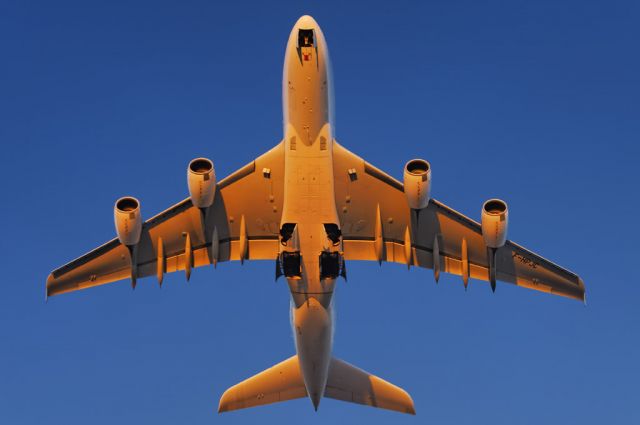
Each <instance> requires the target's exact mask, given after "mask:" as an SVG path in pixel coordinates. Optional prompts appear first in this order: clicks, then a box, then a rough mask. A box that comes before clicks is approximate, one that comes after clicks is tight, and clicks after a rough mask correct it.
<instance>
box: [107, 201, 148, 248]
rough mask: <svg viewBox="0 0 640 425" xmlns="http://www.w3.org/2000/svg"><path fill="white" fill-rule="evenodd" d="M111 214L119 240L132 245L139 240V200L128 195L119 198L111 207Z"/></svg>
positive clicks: (140, 221) (140, 222)
mask: <svg viewBox="0 0 640 425" xmlns="http://www.w3.org/2000/svg"><path fill="white" fill-rule="evenodd" d="M113 215H114V218H115V222H116V232H117V233H118V239H120V242H121V243H122V244H123V245H127V246H134V245H136V244H137V243H138V242H140V234H141V233H142V215H141V214H140V202H139V201H138V200H137V199H136V198H132V197H130V196H125V197H124V198H120V199H118V200H117V201H116V204H115V206H114V207H113Z"/></svg>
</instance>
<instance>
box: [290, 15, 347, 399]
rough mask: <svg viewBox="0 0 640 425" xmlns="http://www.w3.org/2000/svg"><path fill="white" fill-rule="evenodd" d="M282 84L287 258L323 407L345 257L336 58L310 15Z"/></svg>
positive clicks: (303, 350)
mask: <svg viewBox="0 0 640 425" xmlns="http://www.w3.org/2000/svg"><path fill="white" fill-rule="evenodd" d="M282 86H283V87H282V99H283V102H282V103H283V115H284V120H283V123H284V144H285V152H286V153H285V185H284V187H285V191H284V206H283V214H282V223H281V235H282V237H281V251H282V252H283V254H284V256H281V261H282V263H283V268H284V270H285V276H286V278H287V282H288V284H289V287H290V290H291V296H292V302H291V310H292V314H291V320H292V327H293V333H294V336H295V344H296V351H297V353H298V358H299V362H300V369H301V371H302V374H303V377H304V383H305V386H306V388H307V393H308V395H309V397H310V398H311V400H312V402H313V404H314V406H315V407H316V408H317V406H318V403H319V401H320V398H321V397H322V395H323V394H324V390H325V386H326V382H327V374H328V369H329V363H330V360H331V351H332V342H333V314H332V295H333V291H334V287H335V282H336V279H337V277H338V270H339V269H340V268H341V267H342V264H343V262H342V258H341V257H340V256H341V254H340V251H341V249H340V246H341V241H340V231H339V229H340V221H339V218H338V213H337V210H336V204H335V196H334V182H333V154H332V150H333V140H334V138H333V125H332V123H333V115H332V112H333V90H332V82H331V64H330V62H329V52H328V50H327V45H326V43H325V40H324V36H323V34H322V31H321V30H320V27H319V26H318V24H317V23H316V22H315V20H314V19H313V18H311V17H309V16H303V17H302V18H300V19H299V20H298V22H296V24H295V26H294V27H293V30H292V31H291V34H290V36H289V41H288V43H287V49H286V53H285V62H284V71H283V78H282ZM323 253H324V254H323ZM281 255H282V254H281ZM285 256H286V257H285ZM298 264H299V266H298ZM298 270H299V273H298Z"/></svg>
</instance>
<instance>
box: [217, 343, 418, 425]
mask: <svg viewBox="0 0 640 425" xmlns="http://www.w3.org/2000/svg"><path fill="white" fill-rule="evenodd" d="M306 396H307V390H306V388H305V386H304V379H303V377H302V373H301V371H300V366H299V363H298V356H293V357H290V358H288V359H287V360H285V361H283V362H280V363H278V364H277V365H275V366H273V367H271V368H269V369H266V370H264V371H262V372H260V373H258V374H257V375H254V376H252V377H251V378H249V379H246V380H244V381H242V382H240V383H239V384H236V385H234V386H233V387H231V388H229V389H228V390H227V391H225V392H224V394H223V395H222V397H221V398H220V405H219V406H218V412H219V413H222V412H228V411H231V410H238V409H245V408H247V407H253V406H260V405H264V404H271V403H276V402H279V401H286V400H293V399H296V398H303V397H306ZM324 396H325V397H328V398H333V399H336V400H342V401H348V402H351V403H358V404H364V405H367V406H372V407H378V408H381V409H389V410H395V411H397V412H401V413H409V414H412V415H415V409H414V407H413V400H412V399H411V396H410V395H409V394H408V393H407V392H406V391H404V390H403V389H402V388H399V387H397V386H395V385H393V384H391V383H389V382H387V381H385V380H383V379H381V378H378V377H377V376H375V375H372V374H370V373H368V372H366V371H364V370H362V369H359V368H357V367H355V366H352V365H350V364H349V363H347V362H344V361H342V360H340V359H337V358H335V357H334V358H332V359H331V364H330V366H329V376H328V378H327V386H326V389H325V393H324Z"/></svg>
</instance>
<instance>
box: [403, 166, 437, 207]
mask: <svg viewBox="0 0 640 425" xmlns="http://www.w3.org/2000/svg"><path fill="white" fill-rule="evenodd" d="M403 180H404V194H405V196H406V197H407V202H408V203H409V207H410V208H412V209H414V210H421V209H423V208H425V207H426V206H427V205H428V204H429V196H430V194H431V165H430V164H429V163H428V162H427V161H425V160H424V159H412V160H411V161H409V162H407V164H406V165H405V166H404V176H403Z"/></svg>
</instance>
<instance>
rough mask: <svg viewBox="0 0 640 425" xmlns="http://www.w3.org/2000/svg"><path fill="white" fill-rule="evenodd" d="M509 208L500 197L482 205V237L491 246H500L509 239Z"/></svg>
mask: <svg viewBox="0 0 640 425" xmlns="http://www.w3.org/2000/svg"><path fill="white" fill-rule="evenodd" d="M508 225H509V209H508V208H507V203H506V202H504V201H502V200H500V199H489V200H488V201H487V202H485V203H484V205H482V237H483V238H484V242H485V244H486V245H487V247H489V248H500V247H501V246H503V245H504V244H505V242H506V241H507V227H508Z"/></svg>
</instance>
